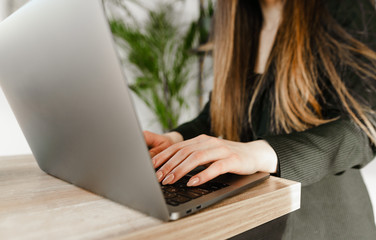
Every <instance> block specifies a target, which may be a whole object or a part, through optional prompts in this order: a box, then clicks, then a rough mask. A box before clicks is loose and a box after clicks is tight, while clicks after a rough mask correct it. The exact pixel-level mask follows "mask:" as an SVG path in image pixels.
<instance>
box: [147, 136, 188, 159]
mask: <svg viewBox="0 0 376 240" xmlns="http://www.w3.org/2000/svg"><path fill="white" fill-rule="evenodd" d="M144 137H145V141H146V145H147V146H148V148H149V153H150V157H151V158H153V157H154V156H155V155H157V154H158V153H160V152H162V151H163V150H165V149H166V148H168V147H170V146H171V145H173V144H175V143H178V142H182V141H183V140H184V139H183V136H182V135H181V134H180V133H178V132H169V133H166V134H163V135H161V134H156V133H152V132H149V131H144Z"/></svg>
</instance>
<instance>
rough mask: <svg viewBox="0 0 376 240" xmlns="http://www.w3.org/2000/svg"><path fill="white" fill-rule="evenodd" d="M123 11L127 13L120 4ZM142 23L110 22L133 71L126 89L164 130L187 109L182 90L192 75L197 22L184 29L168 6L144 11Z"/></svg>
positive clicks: (172, 124)
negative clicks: (143, 104) (151, 112)
mask: <svg viewBox="0 0 376 240" xmlns="http://www.w3.org/2000/svg"><path fill="white" fill-rule="evenodd" d="M120 6H121V7H122V8H123V9H124V11H127V12H129V11H128V10H127V9H126V7H125V6H124V5H120ZM147 12H148V14H147V15H148V18H147V19H146V22H145V23H144V24H126V23H124V22H123V21H122V20H120V19H111V20H110V26H111V30H112V32H113V34H114V35H115V36H116V37H117V39H118V40H119V41H120V42H122V43H125V44H122V45H121V46H123V47H125V48H126V52H127V55H128V57H127V61H128V62H130V63H131V64H132V65H133V66H135V68H136V69H137V73H136V78H135V79H134V82H133V83H132V84H130V85H129V87H130V89H131V90H132V91H133V92H134V93H136V95H137V96H138V97H139V98H140V99H142V100H143V102H144V103H145V104H146V105H147V106H148V107H149V108H150V109H151V110H152V111H153V113H154V114H155V116H156V117H157V119H158V121H159V123H160V125H161V127H162V129H163V130H164V131H166V130H169V129H172V128H174V127H176V126H177V124H178V121H179V118H180V115H181V111H182V109H183V108H184V107H187V106H188V104H187V102H186V97H187V96H184V95H183V90H184V88H185V86H186V84H187V82H188V79H189V76H190V75H191V74H192V70H191V68H190V67H191V66H192V63H193V60H194V59H195V56H194V55H193V54H191V49H192V47H193V45H194V44H195V42H196V41H197V35H198V34H197V33H198V31H197V23H196V22H192V23H191V24H190V25H189V27H188V28H186V29H187V30H185V31H183V29H184V28H183V27H182V26H180V24H178V23H177V21H176V16H174V10H173V6H172V4H163V5H162V6H160V7H159V8H158V9H157V10H147Z"/></svg>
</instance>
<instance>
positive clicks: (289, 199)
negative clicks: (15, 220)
mask: <svg viewBox="0 0 376 240" xmlns="http://www.w3.org/2000/svg"><path fill="white" fill-rule="evenodd" d="M0 160H16V161H17V160H19V161H22V162H29V161H35V160H34V158H33V156H32V155H20V156H5V157H0ZM101 201H102V200H101ZM103 201H108V200H105V199H103ZM299 207H300V183H297V182H293V181H289V180H286V179H281V178H276V177H270V179H268V180H267V181H266V182H264V183H262V184H260V185H258V186H256V187H255V188H252V189H250V190H247V191H245V192H244V193H241V194H239V195H236V196H234V197H231V198H228V199H226V200H224V201H222V202H220V203H218V204H216V205H214V206H212V207H210V208H209V209H207V210H203V211H202V212H199V213H198V214H194V215H192V216H189V217H186V218H183V219H181V220H178V221H174V222H167V223H163V222H161V223H157V224H154V225H153V226H149V227H148V226H146V227H144V228H142V229H141V230H134V231H131V232H130V231H129V228H128V229H126V228H122V227H118V228H117V230H116V231H114V232H113V233H111V235H108V234H106V235H105V236H103V237H105V238H106V239H107V238H108V239H164V240H165V239H202V238H205V239H225V238H229V237H232V236H235V235H237V234H239V233H242V232H244V231H247V230H249V229H252V228H254V227H257V226H259V225H261V224H263V223H266V222H268V221H271V220H273V219H276V218H278V217H280V216H283V215H285V214H287V213H290V212H292V211H295V210H297V209H299ZM146 218H147V216H145V219H146ZM142 219H143V217H141V218H138V219H137V222H140V224H141V225H144V224H142V223H143V220H142ZM148 221H150V220H148ZM84 231H85V229H82V232H84ZM0 235H1V234H0Z"/></svg>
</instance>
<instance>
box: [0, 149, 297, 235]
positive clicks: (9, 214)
mask: <svg viewBox="0 0 376 240" xmlns="http://www.w3.org/2000/svg"><path fill="white" fill-rule="evenodd" d="M299 207H300V183H296V182H292V181H288V180H285V179H280V178H276V177H271V178H270V179H268V180H267V181H265V182H264V183H262V184H260V185H258V186H256V187H254V188H252V189H249V190H247V191H245V192H243V193H241V194H239V195H237V196H234V197H232V198H229V199H226V200H224V201H222V202H220V203H218V204H216V205H214V206H212V207H210V208H209V209H206V210H203V211H201V212H199V213H197V214H194V215H191V216H189V217H186V218H183V219H181V220H178V221H174V222H167V223H166V222H162V221H160V220H158V219H155V218H152V217H149V216H145V215H143V214H142V213H140V212H137V211H135V210H132V209H130V208H128V207H125V206H122V205H119V204H117V203H114V202H112V201H109V200H107V199H104V198H102V197H100V196H97V195H95V194H92V193H90V192H87V191H85V190H82V189H80V188H78V187H75V186H73V185H71V184H68V183H66V182H64V181H61V180H59V179H56V178H54V177H51V176H49V175H47V174H46V173H44V172H42V171H41V170H40V169H39V168H38V166H37V164H36V162H35V160H34V158H33V157H32V156H15V157H0V239H164V240H166V239H202V238H205V239H225V238H229V237H231V236H234V235H237V234H239V233H242V232H244V231H246V230H249V229H251V228H254V227H256V226H259V225H261V224H263V223H265V222H268V221H271V220H273V219H275V218H278V217H280V216H282V215H285V214H287V213H289V212H292V211H294V210H296V209H298V208H299Z"/></svg>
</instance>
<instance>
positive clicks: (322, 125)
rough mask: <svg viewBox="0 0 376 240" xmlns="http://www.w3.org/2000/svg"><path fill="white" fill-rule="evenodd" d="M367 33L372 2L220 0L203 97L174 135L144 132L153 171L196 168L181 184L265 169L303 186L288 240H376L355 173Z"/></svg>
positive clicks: (367, 150) (366, 146) (365, 137)
mask: <svg viewBox="0 0 376 240" xmlns="http://www.w3.org/2000/svg"><path fill="white" fill-rule="evenodd" d="M339 3H340V6H338V4H339ZM335 19H336V20H335ZM361 27H362V28H361ZM365 27H366V28H368V29H365ZM363 28H364V29H363ZM344 29H346V30H344ZM362 30H368V31H363V32H362V33H361V31H362ZM375 33H376V18H375V9H374V6H373V5H372V3H371V1H370V0H361V1H352V0H348V1H338V2H337V1H329V2H327V1H324V0H259V1H256V0H253V1H252V0H238V1H235V0H233V1H227V0H226V1H224V0H222V1H221V0H219V1H218V4H217V9H216V16H215V29H214V51H213V53H214V79H215V83H214V88H213V91H212V94H211V101H210V103H208V104H207V105H206V107H205V108H204V110H203V112H202V113H201V114H200V115H199V116H198V117H197V118H196V119H195V120H193V121H191V122H189V123H186V124H184V125H182V126H180V127H178V128H177V129H175V130H174V131H173V132H170V133H167V134H165V135H157V134H154V133H150V132H145V139H146V141H147V144H148V145H149V147H150V154H151V156H152V157H153V158H152V160H153V164H154V166H155V167H156V168H157V167H160V169H159V170H158V171H157V173H156V174H157V177H158V179H159V180H160V181H161V182H162V184H173V183H174V182H176V181H177V180H178V179H180V178H181V177H182V176H184V175H185V174H186V173H188V172H189V171H191V170H192V169H193V168H195V167H196V166H199V165H204V164H207V165H209V166H208V167H207V168H206V169H205V170H203V171H202V172H200V173H198V174H197V175H195V176H193V177H192V178H191V179H190V180H189V182H188V184H187V185H188V186H197V185H200V184H202V183H204V182H206V181H208V180H210V179H213V178H214V177H216V176H218V175H220V174H224V173H227V172H231V173H236V174H252V173H254V172H257V171H263V172H269V173H273V174H276V175H277V176H281V177H283V178H287V179H291V180H295V181H299V182H301V183H302V202H301V209H300V210H298V211H296V212H294V213H292V214H290V215H289V216H288V218H287V222H286V225H285V228H284V229H283V238H284V239H376V230H375V223H374V217H373V213H372V206H371V203H370V201H369V196H368V193H367V190H366V188H365V185H364V183H363V180H362V177H361V175H360V172H359V168H360V167H363V166H365V165H366V164H367V163H368V162H370V161H371V160H372V159H373V157H374V153H375V144H376V131H375V116H376V115H375V113H374V111H373V109H374V108H375V107H376V106H375V105H376V104H375V102H376V97H375V96H373V95H375V94H374V88H373V86H374V84H375V81H376V53H375V49H376V45H375V42H372V38H373V37H374V36H375ZM373 39H376V38H373ZM370 40H371V41H370ZM374 41H375V40H374ZM372 49H373V50H372ZM200 134H204V135H200ZM218 137H220V138H218ZM183 140H184V141H183ZM271 232H273V230H271ZM265 239H270V238H268V237H267V236H265Z"/></svg>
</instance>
